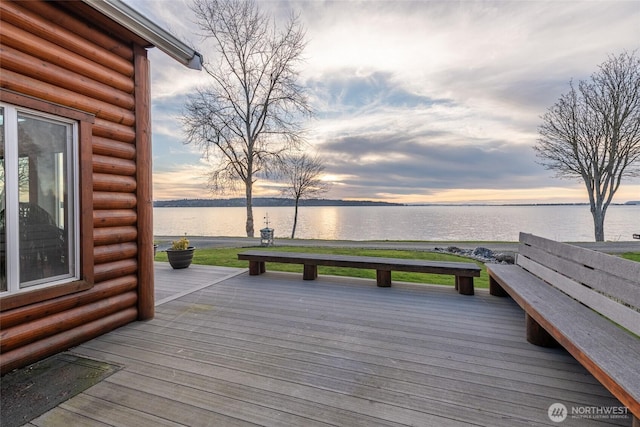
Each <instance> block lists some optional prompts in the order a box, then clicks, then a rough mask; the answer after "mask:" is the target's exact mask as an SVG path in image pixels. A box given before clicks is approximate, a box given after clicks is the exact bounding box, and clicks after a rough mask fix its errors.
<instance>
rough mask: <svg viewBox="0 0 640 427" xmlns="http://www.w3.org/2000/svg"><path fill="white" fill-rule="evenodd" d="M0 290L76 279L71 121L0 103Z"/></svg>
mask: <svg viewBox="0 0 640 427" xmlns="http://www.w3.org/2000/svg"><path fill="white" fill-rule="evenodd" d="M0 112H1V113H2V115H1V116H0V117H1V119H0V126H1V128H0V137H1V138H2V139H1V140H0V141H1V142H2V144H1V145H0V148H1V150H2V151H0V196H1V197H0V203H2V206H1V208H2V209H0V292H2V293H14V292H20V291H21V290H23V289H27V288H29V289H31V288H33V287H34V286H38V287H41V286H47V285H54V284H58V283H64V282H68V281H71V280H75V279H77V278H79V270H78V263H77V262H76V260H77V259H78V253H77V242H76V240H77V238H78V234H77V231H76V230H77V227H78V225H77V219H76V218H75V212H76V209H77V207H76V191H77V189H76V187H77V184H76V183H75V181H74V177H75V174H74V173H75V171H76V170H75V169H76V168H77V165H76V157H75V156H76V146H75V145H76V143H77V141H76V128H77V124H76V122H74V121H69V120H65V119H64V118H59V117H54V116H50V115H47V114H40V113H36V112H28V111H27V110H22V109H20V108H16V107H14V106H12V105H9V104H0Z"/></svg>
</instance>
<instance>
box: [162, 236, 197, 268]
mask: <svg viewBox="0 0 640 427" xmlns="http://www.w3.org/2000/svg"><path fill="white" fill-rule="evenodd" d="M195 250H196V248H194V247H193V246H189V240H188V239H187V238H186V237H182V238H180V239H179V240H174V241H173V242H171V248H170V249H167V257H168V258H169V264H171V267H173V268H175V269H179V268H187V267H189V266H190V265H191V261H193V251H195Z"/></svg>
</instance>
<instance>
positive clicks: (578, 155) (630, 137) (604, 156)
mask: <svg viewBox="0 0 640 427" xmlns="http://www.w3.org/2000/svg"><path fill="white" fill-rule="evenodd" d="M542 119H543V124H542V125H541V126H540V128H539V134H540V138H539V140H538V143H537V145H536V146H535V147H534V148H535V150H536V151H537V156H538V158H539V159H540V162H541V163H542V164H543V165H544V166H545V167H546V168H547V169H549V170H554V171H555V172H556V174H557V176H559V177H562V178H573V179H576V178H577V179H582V180H583V181H584V183H585V185H586V188H587V193H588V194H589V202H590V205H591V214H592V216H593V223H594V231H595V240H596V241H604V218H605V214H606V212H607V208H608V207H609V204H610V203H611V201H612V200H613V196H614V194H615V192H616V191H617V190H618V188H619V187H620V183H621V181H622V178H624V177H630V176H638V175H639V174H640V58H638V57H637V56H636V55H635V53H633V54H628V53H622V54H620V55H618V56H610V57H609V58H608V60H607V61H605V62H604V63H603V64H602V65H600V67H599V69H598V71H597V72H596V73H594V74H593V75H592V76H591V78H590V80H587V81H580V82H579V83H578V85H577V88H576V87H575V85H574V84H573V82H572V83H571V85H570V90H569V92H568V93H566V94H564V95H562V96H561V97H560V99H559V100H558V102H556V103H555V104H554V105H553V106H552V107H551V108H549V110H548V111H547V112H546V113H545V114H544V115H543V117H542Z"/></svg>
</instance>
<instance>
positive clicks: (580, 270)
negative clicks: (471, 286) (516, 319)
mask: <svg viewBox="0 0 640 427" xmlns="http://www.w3.org/2000/svg"><path fill="white" fill-rule="evenodd" d="M518 252H519V253H518V256H517V261H516V264H515V265H492V264H489V265H487V271H488V273H489V286H490V287H489V292H490V293H491V294H492V295H496V296H507V295H510V296H511V297H512V298H513V299H514V300H515V301H516V302H517V303H518V304H519V305H520V307H522V309H523V310H524V311H525V313H526V314H525V318H526V334H527V340H528V341H529V342H531V343H533V344H536V345H542V346H553V345H557V344H560V345H562V346H563V347H564V348H565V349H566V350H567V351H568V352H569V353H571V354H572V355H573V357H575V358H576V360H578V361H579V362H580V363H581V364H582V365H583V366H584V367H585V368H586V369H587V370H588V371H589V372H591V374H592V375H593V376H594V377H595V378H596V379H598V381H600V382H601V383H602V384H603V385H604V386H605V387H606V388H607V389H608V390H609V391H610V392H611V393H612V394H613V395H614V396H615V397H616V398H617V399H618V400H620V402H621V403H622V404H623V405H625V406H626V407H627V408H628V411H629V416H633V425H634V427H640V422H639V421H638V420H639V419H640V403H639V401H640V337H639V336H640V311H638V308H639V307H640V263H638V262H634V261H629V260H625V259H622V258H618V257H615V256H611V255H607V254H604V253H600V252H594V251H591V250H588V249H583V248H580V247H577V246H572V245H568V244H564V243H558V242H555V241H553V240H547V239H544V238H541V237H537V236H533V235H531V234H524V233H521V234H520V247H519V250H518ZM569 412H570V410H569Z"/></svg>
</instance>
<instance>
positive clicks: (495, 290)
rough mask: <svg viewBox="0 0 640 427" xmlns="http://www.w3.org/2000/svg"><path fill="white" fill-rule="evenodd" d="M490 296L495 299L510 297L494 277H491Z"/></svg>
mask: <svg viewBox="0 0 640 427" xmlns="http://www.w3.org/2000/svg"><path fill="white" fill-rule="evenodd" d="M489 294H491V295H493V296H494V297H508V296H509V294H508V293H507V292H506V291H505V290H504V289H503V288H502V286H500V284H499V283H498V282H497V281H496V279H494V278H493V277H491V276H489Z"/></svg>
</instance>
